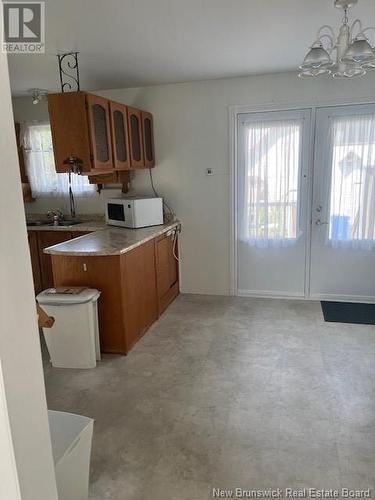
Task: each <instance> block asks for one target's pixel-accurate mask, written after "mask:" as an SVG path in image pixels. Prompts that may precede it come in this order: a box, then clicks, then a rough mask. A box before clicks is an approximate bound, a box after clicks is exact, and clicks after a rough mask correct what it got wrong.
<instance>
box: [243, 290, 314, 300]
mask: <svg viewBox="0 0 375 500" xmlns="http://www.w3.org/2000/svg"><path fill="white" fill-rule="evenodd" d="M237 296H238V297H254V298H259V299H295V300H304V299H305V297H304V295H300V294H297V293H296V294H293V293H290V292H274V291H268V290H260V291H258V290H237Z"/></svg>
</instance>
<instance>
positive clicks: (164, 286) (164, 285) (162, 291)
mask: <svg viewBox="0 0 375 500" xmlns="http://www.w3.org/2000/svg"><path fill="white" fill-rule="evenodd" d="M173 246H174V233H172V234H168V233H167V234H166V235H162V236H160V237H158V238H156V239H155V261H156V285H157V291H158V302H159V315H160V314H161V312H162V311H164V309H165V308H166V307H167V306H168V305H169V304H170V302H172V300H173V299H174V298H175V297H176V296H177V295H178V291H179V285H178V262H177V260H176V258H175V256H174V253H176V255H177V247H178V245H177V241H176V243H175V252H174V251H173Z"/></svg>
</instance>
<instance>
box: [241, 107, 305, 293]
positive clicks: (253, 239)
mask: <svg viewBox="0 0 375 500" xmlns="http://www.w3.org/2000/svg"><path fill="white" fill-rule="evenodd" d="M310 122H311V110H309V109H303V110H296V111H283V112H268V113H250V114H240V115H239V117H238V169H237V231H236V232H237V272H238V274H237V289H238V294H239V295H266V296H267V295H269V296H279V295H287V296H294V297H304V296H305V259H306V242H307V231H308V222H307V221H308V216H307V208H308V165H309V157H310Z"/></svg>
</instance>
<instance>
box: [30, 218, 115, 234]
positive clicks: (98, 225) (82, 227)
mask: <svg viewBox="0 0 375 500" xmlns="http://www.w3.org/2000/svg"><path fill="white" fill-rule="evenodd" d="M106 227H107V225H106V223H105V222H104V221H103V220H92V221H82V222H80V223H79V224H73V225H72V226H54V225H53V224H43V225H41V226H27V230H28V231H71V232H74V231H88V232H89V231H91V232H92V231H98V230H99V229H104V228H106Z"/></svg>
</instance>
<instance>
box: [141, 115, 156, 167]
mask: <svg viewBox="0 0 375 500" xmlns="http://www.w3.org/2000/svg"><path fill="white" fill-rule="evenodd" d="M142 131H143V151H144V157H145V166H146V167H148V168H151V167H154V166H155V156H154V131H153V124H152V114H151V113H147V112H146V111H142Z"/></svg>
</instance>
